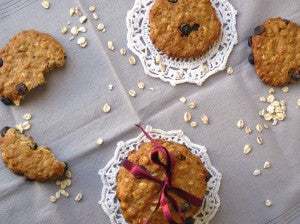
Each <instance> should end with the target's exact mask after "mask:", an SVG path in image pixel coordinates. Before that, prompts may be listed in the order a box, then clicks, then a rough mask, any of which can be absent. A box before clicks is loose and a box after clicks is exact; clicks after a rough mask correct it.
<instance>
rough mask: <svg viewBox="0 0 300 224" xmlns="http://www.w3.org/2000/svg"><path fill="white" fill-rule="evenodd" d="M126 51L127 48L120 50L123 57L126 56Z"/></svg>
mask: <svg viewBox="0 0 300 224" xmlns="http://www.w3.org/2000/svg"><path fill="white" fill-rule="evenodd" d="M126 53H127V52H126V49H125V48H121V49H120V54H121V55H122V56H125V55H126Z"/></svg>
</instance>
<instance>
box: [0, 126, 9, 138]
mask: <svg viewBox="0 0 300 224" xmlns="http://www.w3.org/2000/svg"><path fill="white" fill-rule="evenodd" d="M9 129H10V127H4V128H2V129H1V131H0V133H1V137H4V136H5V134H6V132H7V131H8V130H9Z"/></svg>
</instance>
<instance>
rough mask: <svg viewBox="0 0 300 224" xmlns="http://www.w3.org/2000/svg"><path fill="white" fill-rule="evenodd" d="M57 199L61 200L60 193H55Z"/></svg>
mask: <svg viewBox="0 0 300 224" xmlns="http://www.w3.org/2000/svg"><path fill="white" fill-rule="evenodd" d="M55 198H56V199H59V198H60V191H57V192H56V193H55Z"/></svg>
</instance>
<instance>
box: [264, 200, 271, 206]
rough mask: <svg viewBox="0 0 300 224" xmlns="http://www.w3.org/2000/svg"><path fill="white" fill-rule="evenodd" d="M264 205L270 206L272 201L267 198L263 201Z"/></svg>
mask: <svg viewBox="0 0 300 224" xmlns="http://www.w3.org/2000/svg"><path fill="white" fill-rule="evenodd" d="M265 205H266V206H267V207H271V206H272V201H271V200H269V199H267V200H266V201H265Z"/></svg>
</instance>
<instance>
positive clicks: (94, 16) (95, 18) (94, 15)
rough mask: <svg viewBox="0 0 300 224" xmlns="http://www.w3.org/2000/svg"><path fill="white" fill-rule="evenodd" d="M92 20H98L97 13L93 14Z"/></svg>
mask: <svg viewBox="0 0 300 224" xmlns="http://www.w3.org/2000/svg"><path fill="white" fill-rule="evenodd" d="M93 19H94V20H98V19H99V16H98V15H97V13H95V12H94V13H93Z"/></svg>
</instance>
